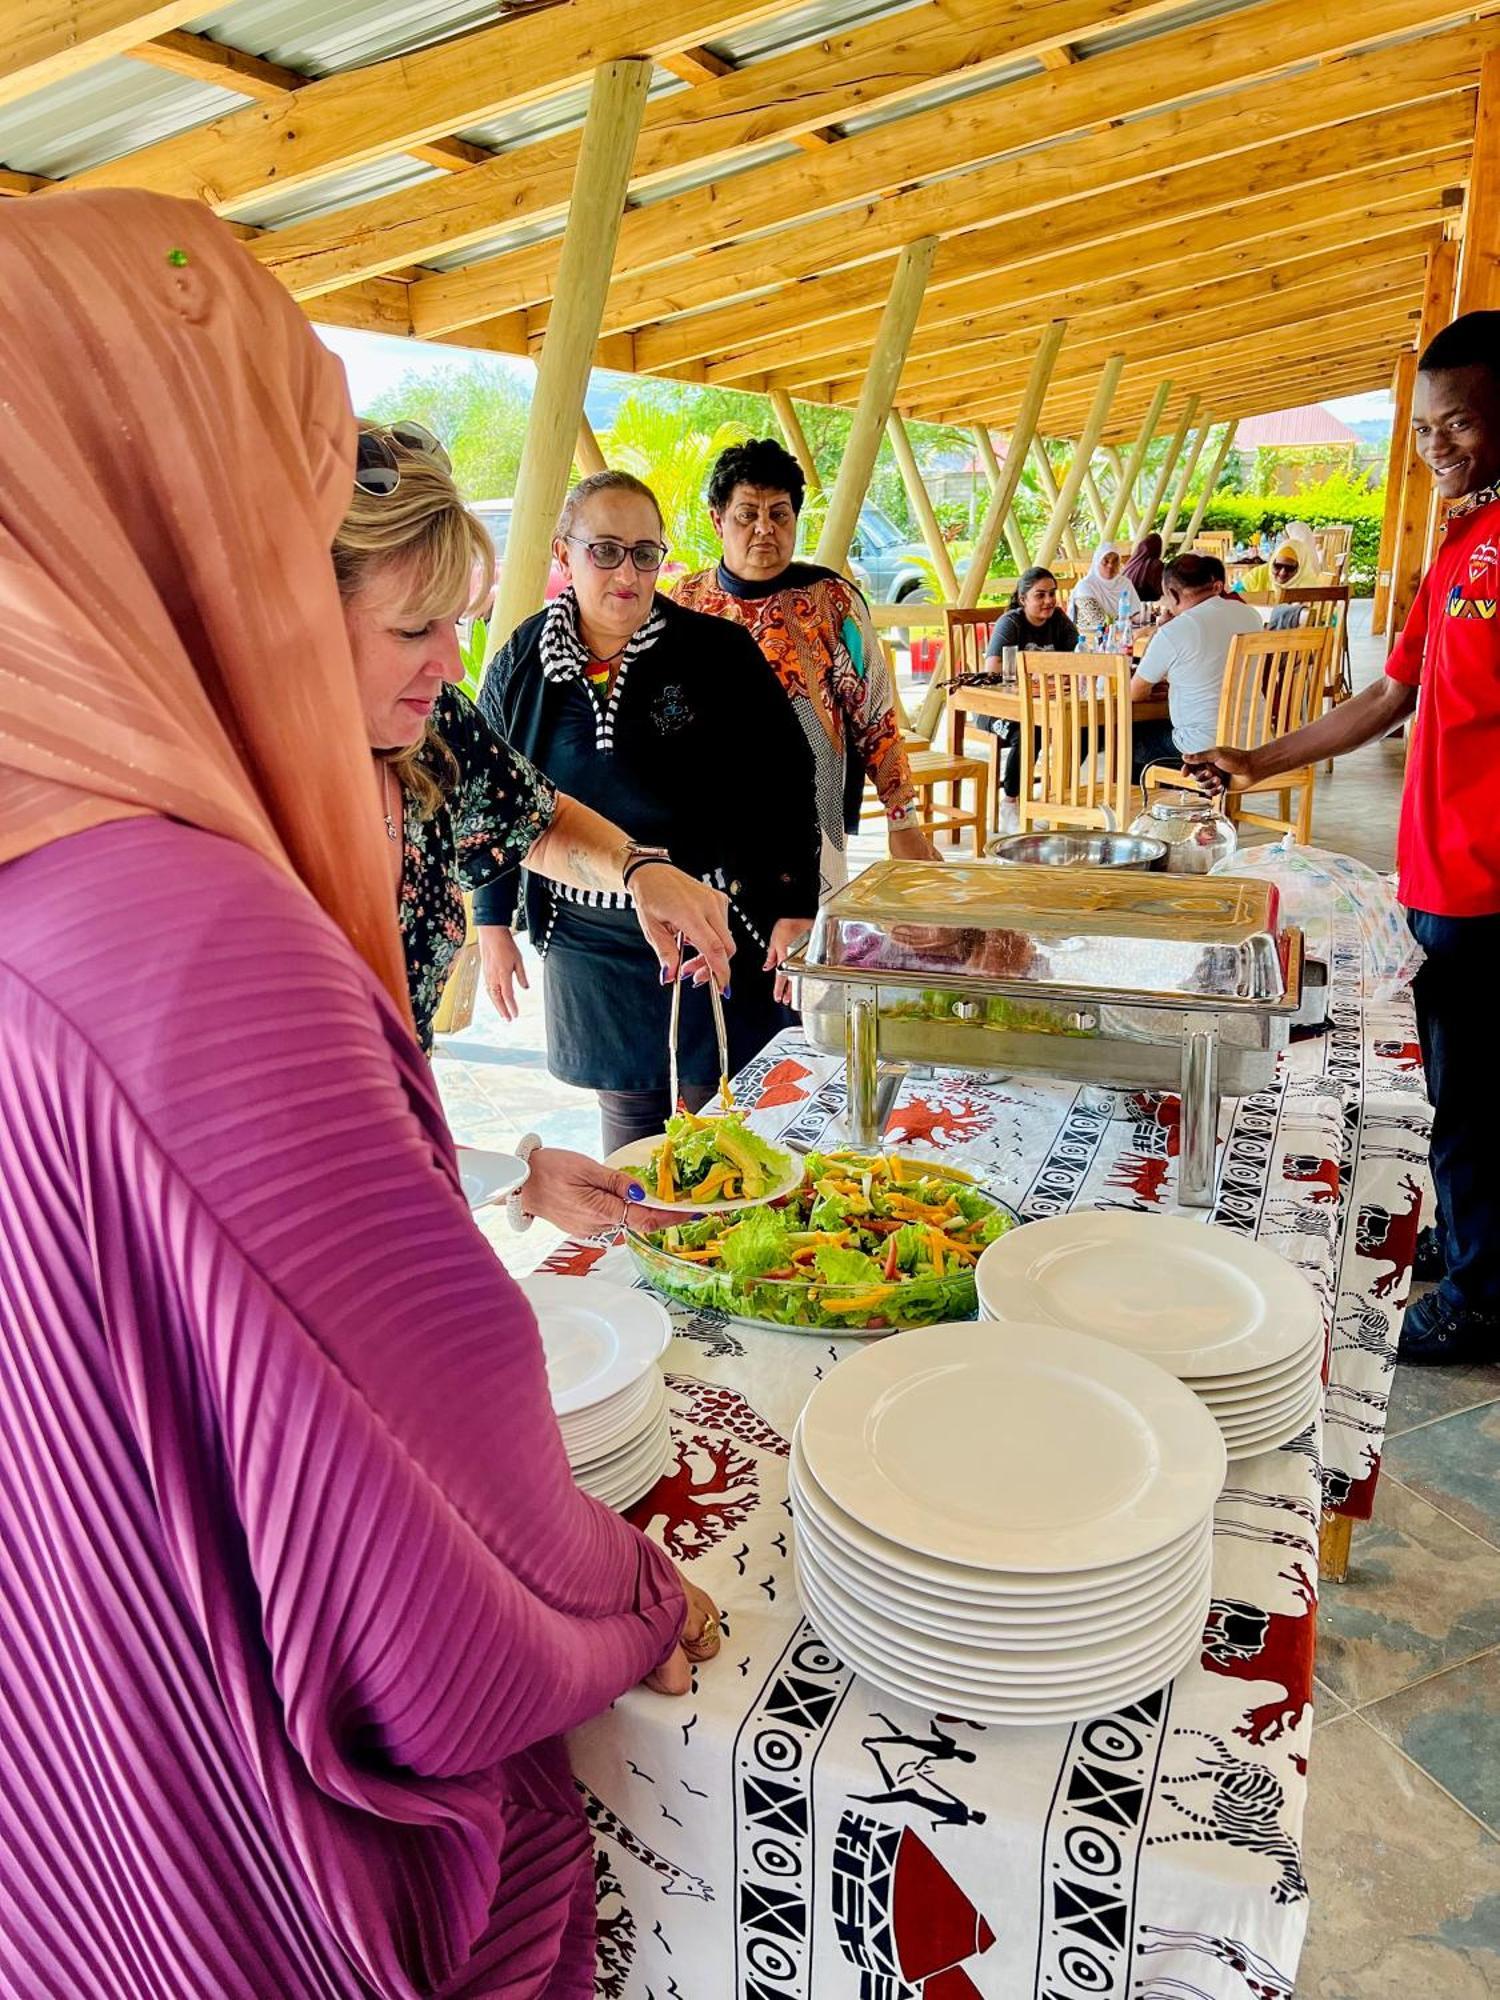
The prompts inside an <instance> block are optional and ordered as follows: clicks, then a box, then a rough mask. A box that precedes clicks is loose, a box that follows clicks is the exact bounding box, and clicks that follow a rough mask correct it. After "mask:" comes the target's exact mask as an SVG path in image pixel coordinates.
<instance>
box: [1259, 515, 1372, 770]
mask: <svg viewBox="0 0 1500 2000" xmlns="http://www.w3.org/2000/svg"><path fill="white" fill-rule="evenodd" d="M1330 532H1332V531H1331V530H1330ZM1276 601H1277V603H1278V604H1295V605H1298V606H1300V607H1301V612H1302V616H1301V618H1300V620H1299V624H1300V627H1301V629H1302V630H1303V631H1310V630H1322V629H1324V628H1325V627H1326V628H1328V629H1330V630H1332V632H1333V633H1334V635H1335V636H1334V639H1333V643H1332V645H1331V646H1330V648H1329V653H1328V684H1327V686H1326V687H1325V688H1324V690H1323V707H1324V708H1325V709H1329V708H1337V707H1338V705H1339V703H1340V702H1341V701H1347V700H1348V699H1349V697H1350V696H1351V695H1352V694H1353V692H1354V662H1353V660H1352V658H1351V657H1350V653H1349V586H1348V584H1346V583H1330V584H1315V585H1300V584H1295V583H1291V584H1288V585H1287V586H1286V588H1285V589H1284V590H1280V591H1278V592H1277V594H1276ZM1323 768H1324V770H1325V771H1331V770H1332V769H1333V759H1332V758H1330V759H1329V760H1328V762H1327V763H1326V764H1325V765H1324V766H1323Z"/></svg>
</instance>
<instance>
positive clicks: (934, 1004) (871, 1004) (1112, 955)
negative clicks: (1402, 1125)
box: [786, 861, 1301, 1207]
mask: <svg viewBox="0 0 1500 2000" xmlns="http://www.w3.org/2000/svg"><path fill="white" fill-rule="evenodd" d="M1277 909H1278V897H1277V892H1276V889H1275V887H1274V886H1273V885H1271V884H1268V883H1265V882H1261V881H1256V880H1249V879H1246V880H1239V879H1237V878H1235V877H1234V876H1232V875H1214V876H1180V875H1159V874H1142V873H1136V872H1133V871H1130V870H1122V869H1116V868H1065V869H1059V868H1046V867H1025V866H1018V867H1007V868H997V867H996V866H995V865H994V864H993V863H991V862H951V863H948V864H946V865H941V864H935V863H929V862H916V861H883V862H877V863H876V865H875V866H874V867H872V868H867V869H866V870H865V871H864V873H863V874H861V875H859V876H856V877H855V879H854V880H853V881H852V882H850V883H849V884H848V886H847V887H846V888H844V889H841V890H840V891H839V892H838V894H837V895H835V896H833V897H831V898H830V900H829V901H828V902H827V903H826V904H825V905H824V906H823V909H822V911H821V912H820V914H819V916H818V920H817V923H816V924H815V926H814V928H813V931H812V933H811V936H810V937H809V939H808V940H807V941H806V944H805V945H804V947H803V949H802V951H801V952H800V953H799V954H798V955H796V956H794V957H793V958H791V959H789V960H788V962H787V968H786V969H787V971H788V972H789V973H791V974H792V975H793V976H794V977H795V978H796V980H797V984H798V1004H799V1005H800V1007H801V1009H802V1017H803V1028H804V1031H805V1033H806V1034H807V1037H808V1039H809V1041H810V1042H811V1043H812V1044H813V1046H814V1047H815V1048H818V1049H821V1050H823V1051H825V1052H827V1053H830V1054H844V1055H845V1056H846V1058H847V1062H848V1089H849V1127H850V1133H851V1136H852V1138H853V1141H854V1143H855V1144H856V1145H859V1146H869V1147H872V1148H873V1147H874V1146H875V1145H876V1144H877V1143H878V1139H879V1129H878V1119H877V1115H876V1096H877V1090H878V1085H879V1075H878V1071H879V1064H880V1062H881V1060H885V1061H888V1062H899V1063H929V1064H937V1065H944V1066H952V1067H954V1068H959V1069H980V1070H986V1069H987V1070H997V1071H1000V1072H1002V1073H1003V1072H1010V1071H1018V1072H1026V1071H1032V1072H1041V1073H1043V1074H1046V1075H1050V1076H1061V1077H1071V1078H1077V1079H1078V1080H1079V1081H1082V1082H1088V1083H1094V1084H1102V1085H1105V1086H1108V1087H1110V1088H1114V1089H1180V1090H1181V1092H1182V1149H1181V1158H1180V1161H1179V1167H1178V1195H1179V1199H1180V1200H1181V1201H1182V1202H1183V1203H1184V1204H1185V1205H1187V1206H1191V1207H1203V1206H1206V1205H1207V1204H1208V1203H1210V1202H1211V1201H1212V1199H1213V1181H1214V1142H1215V1133H1216V1129H1217V1125H1218V1108H1219V1099H1220V1096H1221V1094H1224V1095H1229V1096H1242V1095H1244V1094H1245V1093H1246V1092H1249V1091H1253V1090H1259V1089H1263V1088H1264V1087H1265V1086H1266V1085H1267V1084H1269V1083H1270V1081H1271V1078H1272V1075H1273V1074H1274V1071H1275V1066H1276V1055H1277V1051H1278V1050H1279V1049H1281V1048H1283V1047H1284V1046H1285V1045H1286V1041H1287V1036H1288V1031H1289V1028H1290V1024H1291V1021H1292V1018H1293V1016H1294V1015H1295V1014H1296V1011H1297V1008H1298V1005H1299V1002H1300V999H1301V937H1300V934H1299V933H1298V932H1297V931H1295V930H1279V929H1278V926H1277Z"/></svg>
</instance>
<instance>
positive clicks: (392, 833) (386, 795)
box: [380, 764, 406, 840]
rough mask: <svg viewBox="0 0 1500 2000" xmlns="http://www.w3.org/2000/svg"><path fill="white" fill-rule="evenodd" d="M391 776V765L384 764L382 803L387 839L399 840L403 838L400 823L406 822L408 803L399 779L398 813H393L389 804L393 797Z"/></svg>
mask: <svg viewBox="0 0 1500 2000" xmlns="http://www.w3.org/2000/svg"><path fill="white" fill-rule="evenodd" d="M390 775H391V767H390V765H389V764H382V765H381V767H380V803H381V806H382V808H383V810H384V812H385V834H386V839H387V840H399V839H400V838H401V826H400V824H399V822H400V821H402V820H404V818H405V815H406V801H405V799H404V798H403V797H402V794H401V781H400V779H399V778H398V779H397V780H396V811H395V812H394V813H392V811H391V808H390V803H389V801H390V796H391V788H390V785H389V783H388V780H389V778H390Z"/></svg>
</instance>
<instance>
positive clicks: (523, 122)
mask: <svg viewBox="0 0 1500 2000" xmlns="http://www.w3.org/2000/svg"><path fill="white" fill-rule="evenodd" d="M687 88H688V86H687V84H685V83H684V82H683V81H682V78H681V77H677V76H673V74H672V72H671V71H670V70H666V69H654V70H653V71H652V72H651V83H650V86H649V88H648V90H647V93H646V94H647V96H648V97H670V96H672V95H674V94H675V93H676V92H677V91H680V90H686V89H687ZM589 89H590V86H589V85H588V84H586V83H580V84H577V85H575V86H574V88H573V89H571V90H560V91H559V92H558V93H557V95H556V96H555V97H548V98H545V99H543V101H542V102H541V103H539V104H522V105H518V106H517V107H516V108H515V110H513V111H507V112H504V113H502V115H501V116H500V117H498V118H491V119H490V120H489V121H488V122H487V123H486V124H483V125H466V126H465V127H464V129H463V130H462V131H461V132H460V133H459V135H458V136H459V137H460V138H461V139H468V140H470V141H471V142H472V143H473V144H474V145H476V146H487V147H488V148H489V149H490V151H491V152H494V153H503V152H507V151H509V149H510V148H511V147H512V146H520V145H524V144H525V143H527V142H528V141H529V140H532V139H548V138H551V137H552V136H553V135H554V134H556V133H558V132H567V131H571V130H572V129H573V128H574V127H575V126H579V125H582V123H583V120H584V114H585V113H586V112H587V110H588V108H589Z"/></svg>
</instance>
